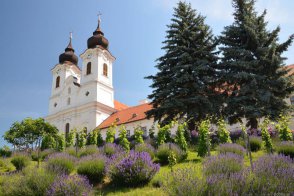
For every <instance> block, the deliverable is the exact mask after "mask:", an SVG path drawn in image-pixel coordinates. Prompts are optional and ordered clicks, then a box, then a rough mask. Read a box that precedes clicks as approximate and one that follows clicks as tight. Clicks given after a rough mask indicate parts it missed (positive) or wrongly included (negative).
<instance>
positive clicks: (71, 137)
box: [65, 130, 76, 147]
mask: <svg viewBox="0 0 294 196" xmlns="http://www.w3.org/2000/svg"><path fill="white" fill-rule="evenodd" d="M75 131H76V130H70V131H69V133H68V134H67V135H65V147H71V146H73V145H74V142H75Z"/></svg>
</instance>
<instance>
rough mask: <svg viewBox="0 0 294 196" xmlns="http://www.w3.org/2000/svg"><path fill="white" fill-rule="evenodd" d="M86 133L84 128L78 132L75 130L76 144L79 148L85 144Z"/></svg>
mask: <svg viewBox="0 0 294 196" xmlns="http://www.w3.org/2000/svg"><path fill="white" fill-rule="evenodd" d="M86 137H87V135H86V133H85V132H84V130H81V131H80V132H76V144H77V145H78V147H79V148H83V147H84V146H85V145H86V142H87V139H86Z"/></svg>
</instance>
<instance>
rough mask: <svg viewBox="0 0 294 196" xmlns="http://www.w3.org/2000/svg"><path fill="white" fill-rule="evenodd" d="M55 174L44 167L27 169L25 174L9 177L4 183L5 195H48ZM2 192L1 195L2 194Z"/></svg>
mask: <svg viewBox="0 0 294 196" xmlns="http://www.w3.org/2000/svg"><path fill="white" fill-rule="evenodd" d="M54 178H55V175H53V174H52V173H48V172H45V171H44V170H42V169H31V168H30V169H25V170H24V173H23V175H13V176H11V177H7V178H6V180H5V182H4V183H3V185H2V186H3V187H5V188H3V190H2V192H1V193H2V194H3V195H32V196H38V195H46V191H47V189H48V187H49V186H50V185H51V184H52V182H53V181H54ZM2 194H1V195H2Z"/></svg>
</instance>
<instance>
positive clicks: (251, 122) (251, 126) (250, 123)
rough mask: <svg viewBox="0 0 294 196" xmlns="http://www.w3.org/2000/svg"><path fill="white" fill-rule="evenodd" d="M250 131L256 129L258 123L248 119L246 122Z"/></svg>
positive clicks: (253, 119) (254, 119) (255, 120)
mask: <svg viewBox="0 0 294 196" xmlns="http://www.w3.org/2000/svg"><path fill="white" fill-rule="evenodd" d="M248 124H249V126H250V129H257V126H258V122H257V119H256V118H250V119H249V122H248Z"/></svg>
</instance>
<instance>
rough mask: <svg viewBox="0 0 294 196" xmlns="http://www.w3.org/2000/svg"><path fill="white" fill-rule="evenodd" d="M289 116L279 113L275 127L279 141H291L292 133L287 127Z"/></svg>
mask: <svg viewBox="0 0 294 196" xmlns="http://www.w3.org/2000/svg"><path fill="white" fill-rule="evenodd" d="M289 119H290V117H289V116H284V115H280V118H279V119H278V123H277V124H276V129H277V130H278V132H279V138H280V140H281V141H291V140H292V133H291V130H290V128H289Z"/></svg>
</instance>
